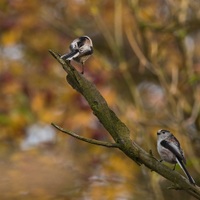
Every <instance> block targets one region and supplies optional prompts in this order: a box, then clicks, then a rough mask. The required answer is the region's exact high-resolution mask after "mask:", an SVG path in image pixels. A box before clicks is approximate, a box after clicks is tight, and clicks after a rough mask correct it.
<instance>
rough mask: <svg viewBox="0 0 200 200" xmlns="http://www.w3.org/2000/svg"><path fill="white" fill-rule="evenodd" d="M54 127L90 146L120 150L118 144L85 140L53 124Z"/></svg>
mask: <svg viewBox="0 0 200 200" xmlns="http://www.w3.org/2000/svg"><path fill="white" fill-rule="evenodd" d="M51 125H52V126H54V127H55V128H56V129H58V130H59V131H61V132H63V133H66V134H68V135H71V136H72V137H74V138H76V139H78V140H81V141H84V142H87V143H90V144H95V145H99V146H104V147H108V148H119V144H117V143H111V142H105V141H100V140H95V139H91V138H85V137H83V136H80V135H77V134H76V133H73V132H72V131H68V130H64V129H63V128H61V127H59V126H58V125H56V124H54V123H51Z"/></svg>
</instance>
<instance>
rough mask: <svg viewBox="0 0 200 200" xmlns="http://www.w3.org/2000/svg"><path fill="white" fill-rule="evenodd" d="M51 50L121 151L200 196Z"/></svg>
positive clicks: (88, 84)
mask: <svg viewBox="0 0 200 200" xmlns="http://www.w3.org/2000/svg"><path fill="white" fill-rule="evenodd" d="M50 53H51V54H52V55H53V56H54V57H55V58H56V60H58V62H59V63H60V64H61V65H62V67H63V69H64V70H65V71H66V72H67V81H68V83H69V84H70V85H71V86H72V87H73V88H74V89H75V90H77V91H78V92H79V93H81V94H82V95H83V96H84V97H85V99H86V100H87V101H88V104H89V105H90V107H91V109H92V111H93V113H94V115H96V117H97V118H98V119H99V121H100V122H101V124H102V125H103V126H104V127H105V129H106V130H107V131H108V132H109V133H110V135H111V136H112V138H113V139H114V141H115V142H116V144H118V145H119V147H118V148H119V149H121V151H123V152H124V153H125V154H126V155H127V156H128V157H129V158H131V159H132V160H133V161H135V162H136V163H137V164H144V165H145V166H146V167H148V168H149V169H150V170H151V171H155V172H157V173H158V174H160V175H161V176H163V177H165V178H166V179H168V180H170V181H171V182H173V183H174V185H176V186H177V187H178V188H179V189H182V190H185V191H186V192H188V193H189V194H191V195H192V196H194V197H196V198H197V199H200V190H199V187H197V186H193V185H191V184H190V183H189V181H188V180H187V179H186V178H185V177H183V176H182V175H181V174H179V173H178V172H176V171H173V170H171V169H170V168H169V167H167V166H165V165H163V164H162V163H160V162H159V161H157V160H156V159H155V158H154V157H153V156H152V155H151V154H149V153H147V152H146V151H145V150H144V149H142V148H141V147H140V146H138V145H137V144H136V143H135V142H133V141H132V140H131V138H130V131H129V129H128V128H127V127H126V125H125V124H124V123H123V122H122V121H121V120H120V119H119V118H118V117H117V116H116V114H115V113H114V112H113V111H112V110H111V109H110V108H109V107H108V105H107V102H106V101H105V99H104V98H103V97H102V95H101V94H100V92H99V91H98V90H97V89H96V87H95V85H94V84H93V83H91V82H89V81H88V80H87V79H86V78H85V77H84V76H83V75H81V74H80V73H78V72H77V71H76V69H75V68H74V67H73V66H71V65H70V63H69V62H67V61H66V62H65V61H64V60H62V59H61V58H60V56H59V55H58V54H57V53H54V52H53V51H50Z"/></svg>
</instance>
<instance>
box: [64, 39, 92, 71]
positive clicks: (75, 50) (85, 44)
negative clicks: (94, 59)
mask: <svg viewBox="0 0 200 200" xmlns="http://www.w3.org/2000/svg"><path fill="white" fill-rule="evenodd" d="M69 49H70V51H71V52H70V53H68V54H64V55H62V56H61V58H62V59H64V60H68V61H71V60H75V61H76V62H78V63H81V64H82V72H81V73H82V74H83V73H84V63H85V61H86V60H87V59H88V58H89V57H90V56H91V55H92V53H93V44H92V40H91V39H90V38H89V37H88V36H81V37H79V38H77V39H75V40H74V41H73V42H72V43H71V44H70V46H69Z"/></svg>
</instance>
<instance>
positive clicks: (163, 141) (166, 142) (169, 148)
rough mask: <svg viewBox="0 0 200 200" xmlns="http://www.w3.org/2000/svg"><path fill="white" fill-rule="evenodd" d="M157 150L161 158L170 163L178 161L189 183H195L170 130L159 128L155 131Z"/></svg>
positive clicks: (178, 144)
mask: <svg viewBox="0 0 200 200" xmlns="http://www.w3.org/2000/svg"><path fill="white" fill-rule="evenodd" d="M157 150H158V153H159V155H160V157H161V159H162V160H164V161H166V162H169V163H172V164H176V163H178V164H179V166H180V167H181V168H182V170H183V171H184V173H185V175H186V176H187V178H188V180H189V181H190V183H191V184H193V185H195V181H194V179H193V178H192V176H191V175H190V174H189V172H188V171H187V169H186V167H185V164H186V159H185V157H184V153H183V150H182V149H181V146H180V143H179V141H178V140H177V139H176V138H175V137H174V135H173V134H172V133H171V132H170V131H168V130H162V129H161V130H159V131H158V132H157Z"/></svg>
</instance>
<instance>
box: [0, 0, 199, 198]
mask: <svg viewBox="0 0 200 200" xmlns="http://www.w3.org/2000/svg"><path fill="white" fill-rule="evenodd" d="M199 8H200V1H196V0H155V1H148V0H116V1H109V0H101V1H98V0H67V1H66V0H60V1H56V0H43V1H39V0H35V1H25V0H1V2H0V60H1V62H0V130H1V131H0V132H1V133H0V172H1V176H0V199H16V200H17V199H20V200H21V199H30V200H31V199H60V200H62V199H68V200H82V199H84V200H85V199H95V200H104V199H105V200H107V199H108V200H112V199H116V200H122V199H123V200H125V199H130V200H131V199H159V200H162V199H171V198H177V199H180V198H181V199H182V200H183V199H194V198H192V197H190V196H188V195H187V194H186V193H184V192H183V191H173V190H168V189H167V188H168V186H170V182H168V181H166V180H165V179H164V178H162V177H161V176H159V175H157V174H156V173H154V172H151V171H150V170H149V169H147V168H145V167H144V166H141V167H139V166H137V165H136V164H135V163H134V162H132V161H131V160H130V159H129V158H127V157H126V156H125V155H124V154H123V153H122V152H120V151H119V150H116V149H106V148H104V147H99V146H94V145H90V144H87V143H84V142H81V141H78V140H76V139H74V138H71V137H70V136H68V135H65V134H63V133H61V132H58V131H56V130H55V129H54V128H53V127H52V126H51V125H50V124H51V122H54V123H55V124H58V125H60V126H61V127H63V128H65V129H67V130H71V131H74V132H75V133H77V134H80V135H82V136H85V137H89V138H94V139H98V140H105V141H112V138H111V137H110V136H109V134H108V133H107V132H106V131H105V129H104V128H103V126H102V125H101V124H100V123H99V121H98V120H97V118H96V117H95V116H93V114H92V112H91V110H90V108H89V106H88V104H87V102H86V101H85V99H84V98H83V97H82V96H81V95H80V94H78V93H77V92H76V91H74V90H73V89H72V88H71V86H70V85H68V84H67V83H66V80H65V76H66V75H65V72H64V71H63V69H62V67H61V66H60V64H59V63H58V62H56V60H55V59H54V58H53V57H52V56H51V55H50V54H49V52H48V50H49V49H52V50H53V51H55V52H58V53H60V54H64V53H67V52H68V51H69V50H68V47H69V44H70V43H71V41H72V40H74V39H75V38H77V37H79V36H82V35H88V36H89V37H91V39H92V40H93V45H94V54H93V56H92V57H91V58H90V59H89V60H88V61H87V62H86V66H85V74H84V76H85V77H87V78H88V79H89V80H90V81H92V82H93V83H94V84H95V85H96V87H97V88H98V90H99V91H100V92H101V93H102V95H103V96H104V97H105V99H106V100H107V102H108V104H109V106H110V107H111V108H112V109H113V110H114V112H116V114H117V115H118V116H119V118H120V119H121V120H122V121H123V122H124V123H125V124H126V125H127V126H128V128H129V129H130V132H131V138H132V139H133V140H134V141H136V142H137V143H138V144H139V145H140V146H142V147H143V148H144V149H145V150H146V151H149V150H152V152H153V154H154V156H156V157H157V158H159V156H158V153H157V150H156V132H157V130H158V129H161V128H162V129H169V130H170V131H172V132H173V133H174V134H175V136H176V137H177V138H178V139H179V140H180V142H181V144H182V147H183V149H184V151H185V155H186V158H187V168H188V170H189V172H190V173H191V175H192V176H193V177H194V179H195V180H196V182H197V184H199V183H200V179H199V174H200V168H199V161H200V160H199V156H200V152H199V148H200V133H199V130H200V113H199V110H200V82H199V81H200V45H198V44H200V29H199V27H200V9H199ZM74 65H75V67H76V68H77V70H79V71H81V68H80V66H79V64H77V63H74ZM169 167H171V168H173V166H171V165H169ZM176 170H177V171H179V172H180V173H181V174H183V173H182V171H181V169H180V168H179V167H177V168H176Z"/></svg>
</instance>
